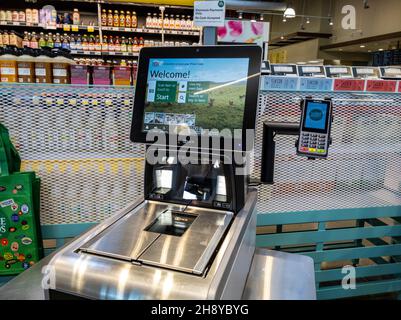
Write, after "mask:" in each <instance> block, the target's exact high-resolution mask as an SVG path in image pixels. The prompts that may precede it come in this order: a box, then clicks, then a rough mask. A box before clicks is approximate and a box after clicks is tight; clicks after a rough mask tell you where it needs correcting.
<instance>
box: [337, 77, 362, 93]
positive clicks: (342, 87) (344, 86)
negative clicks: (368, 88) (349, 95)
mask: <svg viewBox="0 0 401 320" xmlns="http://www.w3.org/2000/svg"><path fill="white" fill-rule="evenodd" d="M364 90H365V80H359V79H335V80H334V91H364Z"/></svg>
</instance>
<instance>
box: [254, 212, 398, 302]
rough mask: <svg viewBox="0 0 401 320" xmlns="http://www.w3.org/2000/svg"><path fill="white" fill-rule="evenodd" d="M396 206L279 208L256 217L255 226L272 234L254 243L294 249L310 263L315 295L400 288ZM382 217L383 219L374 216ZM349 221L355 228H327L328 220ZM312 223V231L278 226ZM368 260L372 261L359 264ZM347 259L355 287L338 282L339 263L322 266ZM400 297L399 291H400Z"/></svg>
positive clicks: (348, 295)
mask: <svg viewBox="0 0 401 320" xmlns="http://www.w3.org/2000/svg"><path fill="white" fill-rule="evenodd" d="M400 217H401V206H390V207H381V208H357V209H336V210H327V211H308V212H279V213H268V214H259V215H258V227H268V226H270V227H272V226H274V227H276V232H274V233H269V234H258V235H257V237H256V243H257V246H259V247H268V248H274V249H277V250H282V251H287V252H294V253H298V254H303V255H306V256H309V257H311V258H312V259H313V260H314V262H315V272H316V273H315V278H316V287H317V297H318V299H339V298H351V297H359V296H365V295H375V294H385V293H391V292H398V293H399V292H401V241H400V239H401V225H399V222H400ZM379 219H382V220H379ZM344 221H347V222H353V223H354V225H355V227H344V228H335V229H327V228H326V223H329V222H344ZM308 223H314V224H317V225H318V227H317V228H316V230H313V231H309V230H308V231H291V232H283V231H282V230H283V226H286V225H294V224H295V225H296V224H308ZM360 259H368V260H369V261H370V263H371V265H359V263H360ZM342 261H350V263H349V264H350V265H353V266H354V267H355V276H356V280H357V281H356V287H355V289H344V288H343V287H342V286H341V281H342V280H343V278H344V276H345V274H346V273H343V272H342V268H341V267H337V268H334V269H328V268H323V267H322V265H323V264H326V265H327V264H328V263H330V262H338V263H340V262H342ZM400 296H401V295H400Z"/></svg>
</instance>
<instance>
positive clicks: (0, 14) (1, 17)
mask: <svg viewBox="0 0 401 320" xmlns="http://www.w3.org/2000/svg"><path fill="white" fill-rule="evenodd" d="M0 21H6V11H5V10H0Z"/></svg>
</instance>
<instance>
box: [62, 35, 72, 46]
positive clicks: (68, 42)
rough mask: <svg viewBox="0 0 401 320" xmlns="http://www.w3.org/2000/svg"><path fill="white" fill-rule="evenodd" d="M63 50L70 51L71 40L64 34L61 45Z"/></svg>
mask: <svg viewBox="0 0 401 320" xmlns="http://www.w3.org/2000/svg"><path fill="white" fill-rule="evenodd" d="M61 48H63V49H66V50H70V38H69V37H68V35H67V34H64V37H63V42H62V43H61Z"/></svg>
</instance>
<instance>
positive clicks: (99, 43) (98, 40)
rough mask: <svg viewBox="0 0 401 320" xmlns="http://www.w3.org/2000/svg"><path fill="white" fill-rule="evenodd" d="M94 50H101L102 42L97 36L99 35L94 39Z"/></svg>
mask: <svg viewBox="0 0 401 320" xmlns="http://www.w3.org/2000/svg"><path fill="white" fill-rule="evenodd" d="M95 51H102V44H101V41H100V36H99V35H97V36H96V40H95Z"/></svg>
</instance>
